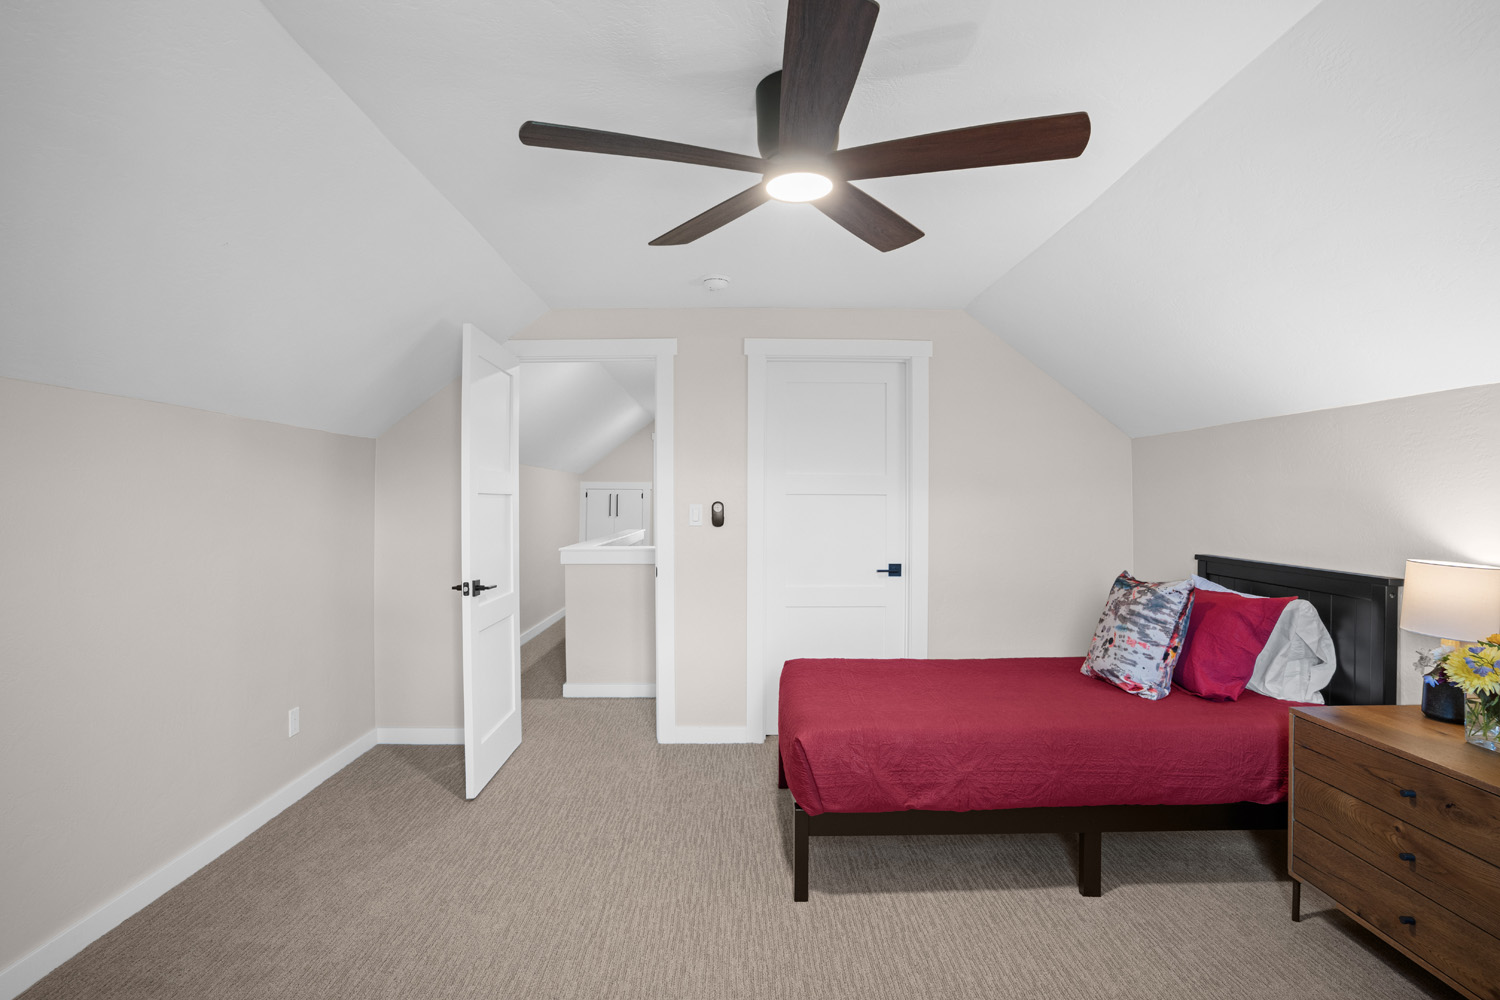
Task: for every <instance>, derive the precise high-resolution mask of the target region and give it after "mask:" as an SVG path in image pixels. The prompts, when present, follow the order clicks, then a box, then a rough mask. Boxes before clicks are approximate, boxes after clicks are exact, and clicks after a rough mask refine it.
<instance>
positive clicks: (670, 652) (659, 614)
mask: <svg viewBox="0 0 1500 1000" xmlns="http://www.w3.org/2000/svg"><path fill="white" fill-rule="evenodd" d="M505 346H506V347H508V348H509V349H510V350H511V351H513V352H514V353H515V354H516V355H517V356H518V357H520V358H521V360H522V361H523V362H543V361H613V360H618V359H621V358H649V359H651V360H653V361H654V363H655V365H656V435H655V444H656V446H655V449H654V453H655V454H654V458H655V466H654V468H655V472H654V476H653V483H652V485H651V489H652V494H653V495H652V497H651V498H650V500H651V503H652V508H651V510H650V516H651V520H652V529H651V539H652V541H653V544H654V545H655V547H656V739H657V741H658V742H660V743H702V742H710V741H709V740H705V739H703V738H701V734H700V733H698V732H696V731H695V727H689V726H679V725H678V724H677V682H676V663H677V660H676V650H677V598H676V595H677V555H676V553H677V544H676V541H677V540H676V532H675V531H674V525H673V523H672V517H673V513H674V505H675V503H676V500H675V494H674V476H675V473H674V467H675V449H674V445H673V441H674V427H673V424H674V418H673V411H674V402H673V393H674V388H675V384H674V381H673V377H672V372H673V367H674V362H675V361H676V355H677V341H676V340H675V339H660V340H629V339H619V340H611V339H604V340H510V341H507V342H506V345H505ZM736 728H738V727H736ZM740 736H741V739H743V733H741V734H740ZM713 742H723V741H717V740H716V741H713Z"/></svg>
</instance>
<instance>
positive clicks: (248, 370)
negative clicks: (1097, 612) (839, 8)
mask: <svg viewBox="0 0 1500 1000" xmlns="http://www.w3.org/2000/svg"><path fill="white" fill-rule="evenodd" d="M785 9H786V3H785V0H569V2H561V0H546V2H538V0H528V2H521V0H213V2H208V3H199V2H190V0H152V2H122V3H111V4H105V5H99V4H90V3H86V2H85V0H53V2H40V0H14V2H10V3H6V4H4V5H0V135H3V137H4V138H3V141H0V231H3V240H0V302H3V303H4V310H5V311H4V316H3V319H0V324H3V326H0V376H12V377H17V378H24V379H32V380H35V381H42V382H51V383H54V384H59V385H68V386H75V387H79V388H84V389H94V390H98V391H103V392H112V393H118V394H122V395H130V396H138V397H143V398H147V399H156V400H162V401H165V402H171V403H178V404H182V405H188V406H197V407H201V408H205V409H212V410H218V411H222V412H228V413H235V414H239V415H243V416H249V417H257V418H261V419H268V420H276V421H281V422H284V423H291V424H297V425H301V426H308V427H318V428H323V429H327V430H334V431H340V432H344V433H353V434H365V435H373V434H378V433H379V432H380V431H381V430H383V429H384V428H385V427H387V426H389V425H390V424H391V423H392V422H393V421H394V420H396V419H397V418H399V417H400V416H401V415H403V414H404V413H406V412H407V411H409V410H410V409H411V408H412V407H413V406H414V405H415V404H416V403H417V402H420V401H421V400H422V399H424V398H426V397H427V396H428V395H430V394H431V393H432V392H434V391H435V390H436V389H437V388H438V387H440V386H441V385H443V384H445V383H446V382H447V381H448V380H450V379H451V378H452V377H453V375H454V374H455V373H456V371H457V366H458V362H457V358H458V350H457V337H458V334H457V331H458V328H459V325H460V324H461V323H463V322H474V323H476V324H477V325H479V326H480V327H481V328H483V329H485V330H486V331H487V332H489V333H491V334H493V335H495V336H497V337H499V338H502V339H503V338H505V337H507V336H510V335H511V334H513V333H515V332H516V331H517V330H519V329H521V328H522V327H524V326H525V325H526V324H528V323H529V322H531V321H532V320H533V319H534V318H536V317H537V316H539V315H540V314H542V313H543V312H544V311H545V310H546V309H548V308H567V307H598V308H626V307H674V306H694V307H702V306H727V307H747V306H749V307H759V306H806V307H818V306H823V307H845V306H848V307H866V308H867V307H880V306H901V307H942V308H954V307H959V308H965V307H966V308H968V309H969V311H970V312H971V313H972V314H973V315H975V316H976V317H977V318H979V319H980V320H981V321H982V322H984V323H985V324H986V325H987V326H988V327H989V328H990V329H991V330H992V331H994V332H995V333H996V334H997V335H999V336H1001V337H1003V338H1005V339H1006V340H1007V341H1009V342H1010V343H1012V344H1013V345H1015V346H1016V347H1017V348H1018V349H1019V350H1021V351H1022V352H1023V353H1025V354H1026V355H1027V356H1028V357H1030V358H1031V359H1032V360H1033V361H1035V362H1036V363H1037V364H1038V365H1039V366H1041V367H1042V368H1043V369H1044V370H1045V371H1046V372H1048V373H1049V374H1050V375H1052V376H1054V377H1055V378H1057V379H1058V380H1059V381H1061V382H1062V383H1063V384H1065V385H1067V386H1068V387H1070V388H1071V389H1072V390H1073V391H1074V392H1076V393H1077V394H1078V395H1079V396H1080V397H1081V398H1083V399H1084V400H1085V401H1086V402H1088V403H1089V404H1090V405H1092V406H1094V407H1095V408H1096V409H1098V410H1099V411H1100V412H1101V413H1103V414H1104V415H1105V416H1107V417H1108V418H1109V419H1110V420H1112V421H1114V422H1115V423H1116V424H1117V425H1118V426H1120V427H1121V428H1123V429H1125V430H1126V431H1127V432H1129V433H1131V434H1135V435H1139V434H1148V433H1156V432H1160V431H1164V430H1173V429H1180V428H1187V427H1197V426H1205V425H1208V424H1213V423H1220V422H1225V421H1230V420H1239V419H1245V418H1249V417H1258V416H1267V415H1271V414H1276V413H1288V412H1296V411H1299V410H1308V409H1316V408H1320V407H1327V406H1336V405H1342V404H1345V403H1350V402H1360V401H1364V400H1370V399H1378V398H1387V397H1391V396H1400V395H1408V394H1412V393H1417V392H1426V391H1431V390H1434V389H1441V388H1448V387H1451V386H1454V385H1464V384H1476V383H1480V382H1491V381H1500V347H1497V346H1496V345H1497V343H1500V336H1496V335H1495V334H1496V332H1497V331H1496V327H1495V324H1496V319H1495V317H1496V316H1497V315H1500V291H1497V289H1500V282H1496V281H1495V280H1493V276H1494V275H1495V274H1496V273H1500V229H1497V226H1500V115H1496V114H1495V108H1496V107H1497V106H1500V69H1497V67H1500V4H1496V3H1493V2H1490V0H1425V2H1410V0H1322V2H1319V0H1257V2H1253V3H1251V2H1245V0H1134V2H1131V3H1119V2H1117V0H1045V2H1044V0H886V2H885V3H884V4H883V6H882V10H881V13H880V18H879V21H878V23H877V25H876V28H875V34H874V38H873V40H872V42H871V45H870V50H869V55H868V57H867V59H866V62H865V66H864V70H863V72H862V74H861V77H860V80H859V83H858V84H857V86H856V88H855V91H854V95H853V98H852V100H851V102H850V105H849V110H848V114H847V116H846V118H845V122H844V127H843V131H842V141H843V144H844V145H855V144H860V143H867V142H875V141H879V140H883V139H889V138H895V137H900V136H904V135H910V134H915V133H922V132H930V131H936V130H941V129H949V128H955V127H960V126H964V125H970V124H978V123H983V122H989V121H998V120H1006V119H1012V118H1025V117H1032V116H1037V115H1047V114H1055V113H1061V112H1069V111H1080V110H1081V111H1086V112H1088V113H1089V114H1090V116H1091V118H1092V121H1093V137H1092V140H1091V142H1090V145H1089V147H1088V149H1087V151H1086V152H1085V153H1084V155H1083V156H1082V157H1080V158H1078V159H1076V160H1066V161H1058V162H1051V163H1037V164H1026V165H1019V166H1008V167H996V168H990V169H983V170H970V171H960V172H955V173H948V174H928V175H915V176H911V177H901V178H889V179H883V180H875V181H867V182H861V184H862V186H864V187H866V189H867V190H869V191H870V192H871V193H872V194H874V195H875V196H877V197H878V198H880V199H881V200H883V201H885V202H886V203H888V204H889V205H890V206H891V207H892V208H894V209H895V210H896V211H897V212H899V213H900V214H902V215H903V216H905V217H906V218H908V219H910V220H911V221H912V222H913V223H915V224H916V225H917V226H919V227H920V228H922V229H923V230H925V231H926V233H927V236H926V238H925V239H922V240H919V241H917V242H916V243H914V244H912V245H911V246H909V247H906V248H903V249H901V250H897V251H894V252H892V253H889V254H880V253H878V252H876V251H874V250H873V249H871V248H870V247H868V246H866V245H865V244H863V243H861V242H860V241H858V240H857V239H855V238H854V237H853V236H851V235H849V234H848V233H846V232H845V231H843V230H842V229H840V228H839V227H838V226H837V225H835V224H834V223H832V222H831V221H830V220H828V219H826V218H824V217H823V216H822V215H821V214H820V213H819V212H817V211H816V210H815V209H813V208H811V207H810V206H806V205H783V204H779V203H773V204H770V205H767V206H765V207H763V208H760V209H758V210H756V211H755V212H753V213H751V214H750V215H749V216H747V217H745V218H743V219H740V220H737V221H736V222H733V223H731V224H729V225H728V226H726V227H724V228H723V229H721V230H719V231H717V232H715V233H712V234H710V235H709V236H707V237H705V238H704V239H702V240H700V241H698V242H696V243H693V244H689V245H687V246H682V247H650V246H647V242H648V241H649V240H650V239H652V238H654V237H655V236H657V235H660V234H661V233H663V232H665V231H666V230H668V229H671V228H672V227H674V226H676V225H678V224H679V223H681V222H683V221H685V220H686V219H688V218H690V217H691V216H693V215H696V214H697V213H699V212H700V211H702V210H704V209H706V208H708V207H709V206H711V205H713V204H715V203H717V202H719V201H721V200H723V199H724V198H726V197H728V196H729V195H731V194H734V193H735V192H737V191H739V190H742V189H743V188H745V187H747V186H749V185H750V184H751V183H754V182H755V180H756V178H755V176H754V175H750V174H742V173H738V172H734V171H724V170H716V169H712V168H707V167H697V166H691V165H687V164H677V163H664V162H659V161H650V160H643V159H632V158H626V157H611V156H599V155H590V154H583V153H573V152H567V151H560V150H551V149H536V148H530V147H525V146H522V145H521V144H520V142H519V141H518V140H517V138H516V130H517V128H518V127H519V125H520V124H521V122H523V121H525V120H527V119H538V120H543V121H553V122H559V123H562V124H571V125H581V126H590V127H595V128H601V129H607V130H612V131H621V132H630V133H636V134H641V135H647V136H653V137H657V138H663V139H670V140H677V141H681V142H688V143H693V144H699V145H706V146H712V147H718V148H723V149H729V150H734V151H740V152H754V151H755V148H756V147H755V116H754V101H753V92H754V87H755V84H756V83H757V82H758V81H759V80H760V79H761V78H762V77H763V76H764V75H765V74H766V73H768V72H771V71H773V70H775V69H776V68H778V67H779V64H780V61H781V47H782V33H783V27H784V19H785ZM716 273H722V274H728V275H729V276H730V277H731V278H732V279H733V282H732V284H731V285H730V287H729V289H728V290H727V291H723V292H719V293H715V294H713V295H712V296H710V295H709V294H708V293H707V292H706V291H705V290H704V288H703V286H702V284H701V280H700V279H701V278H702V277H703V276H704V275H706V274H716ZM627 395H628V394H627ZM636 402H638V403H640V402H642V401H640V400H637V401H636ZM642 405H643V409H649V404H644V403H643V404H642Z"/></svg>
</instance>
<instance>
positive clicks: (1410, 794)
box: [1401, 788, 1417, 799]
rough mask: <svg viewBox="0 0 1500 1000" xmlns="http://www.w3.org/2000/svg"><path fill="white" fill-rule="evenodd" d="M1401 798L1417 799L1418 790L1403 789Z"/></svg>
mask: <svg viewBox="0 0 1500 1000" xmlns="http://www.w3.org/2000/svg"><path fill="white" fill-rule="evenodd" d="M1401 797H1402V798H1403V799H1414V798H1416V797H1417V790H1416V789H1415V788H1403V789H1401Z"/></svg>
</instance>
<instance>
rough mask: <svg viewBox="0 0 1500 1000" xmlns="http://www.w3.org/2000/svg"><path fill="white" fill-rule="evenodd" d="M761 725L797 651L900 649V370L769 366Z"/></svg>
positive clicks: (887, 365) (903, 530) (903, 529)
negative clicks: (894, 567)
mask: <svg viewBox="0 0 1500 1000" xmlns="http://www.w3.org/2000/svg"><path fill="white" fill-rule="evenodd" d="M765 420H766V424H765V478H764V482H765V497H764V506H763V511H764V514H763V517H764V525H765V586H766V595H765V599H766V619H765V622H766V624H765V632H766V634H765V639H764V645H763V649H764V655H765V663H764V664H763V667H764V669H763V671H762V674H763V676H764V678H765V686H764V689H763V691H762V697H763V698H764V712H765V715H764V718H765V720H766V729H767V732H776V731H777V729H778V727H777V723H776V710H777V700H778V694H779V689H780V680H781V667H782V664H784V663H785V662H786V661H787V660H789V659H794V658H797V657H859V658H885V657H899V656H905V655H906V653H907V608H906V600H907V594H906V579H905V577H904V576H892V575H890V574H887V573H881V572H878V571H879V570H885V569H887V568H888V567H889V565H890V564H891V563H901V564H903V565H904V564H905V563H906V559H907V524H906V519H907V460H906V453H905V427H906V370H905V366H904V365H903V364H902V363H900V362H893V361H842V362H825V361H771V362H768V363H767V365H766V405H765Z"/></svg>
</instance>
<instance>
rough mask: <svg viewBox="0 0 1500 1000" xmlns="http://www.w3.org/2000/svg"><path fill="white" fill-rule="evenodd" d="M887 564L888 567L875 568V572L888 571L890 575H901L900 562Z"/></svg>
mask: <svg viewBox="0 0 1500 1000" xmlns="http://www.w3.org/2000/svg"><path fill="white" fill-rule="evenodd" d="M888 566H889V568H888V569H877V570H876V571H875V572H877V573H889V574H890V575H891V576H900V575H901V564H900V563H890V564H888Z"/></svg>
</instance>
